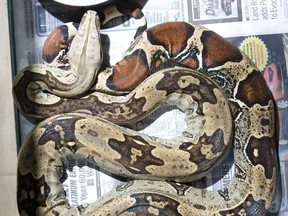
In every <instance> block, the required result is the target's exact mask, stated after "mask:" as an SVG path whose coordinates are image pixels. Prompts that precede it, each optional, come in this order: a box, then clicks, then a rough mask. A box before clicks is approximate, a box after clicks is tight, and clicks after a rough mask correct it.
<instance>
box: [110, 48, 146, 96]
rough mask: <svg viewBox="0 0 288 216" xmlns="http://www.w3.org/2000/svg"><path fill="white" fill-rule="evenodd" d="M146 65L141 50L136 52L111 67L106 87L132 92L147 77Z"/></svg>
mask: <svg viewBox="0 0 288 216" xmlns="http://www.w3.org/2000/svg"><path fill="white" fill-rule="evenodd" d="M148 69H149V67H148V63H147V60H146V54H145V52H144V51H143V50H136V51H135V52H134V53H133V54H132V55H130V56H126V57H125V58H124V59H123V60H122V61H120V62H118V63H117V64H115V66H114V67H113V75H112V76H111V77H109V79H108V80H107V82H108V83H107V86H109V87H110V88H111V89H115V90H129V91H130V90H133V89H134V88H135V87H136V86H138V85H139V84H140V83H141V82H142V81H143V80H144V79H145V78H146V76H147V73H148Z"/></svg>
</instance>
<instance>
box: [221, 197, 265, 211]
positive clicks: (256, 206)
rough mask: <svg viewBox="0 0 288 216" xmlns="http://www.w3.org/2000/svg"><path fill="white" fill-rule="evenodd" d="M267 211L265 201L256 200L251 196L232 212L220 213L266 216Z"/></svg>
mask: <svg viewBox="0 0 288 216" xmlns="http://www.w3.org/2000/svg"><path fill="white" fill-rule="evenodd" d="M242 211H245V212H242ZM266 211H267V209H266V208H265V201H264V200H255V199H254V198H253V196H252V195H251V194H249V195H248V196H247V198H246V199H245V201H244V202H242V203H241V204H240V205H239V206H237V207H236V208H233V209H231V210H225V211H220V215H223V216H226V215H265V213H266Z"/></svg>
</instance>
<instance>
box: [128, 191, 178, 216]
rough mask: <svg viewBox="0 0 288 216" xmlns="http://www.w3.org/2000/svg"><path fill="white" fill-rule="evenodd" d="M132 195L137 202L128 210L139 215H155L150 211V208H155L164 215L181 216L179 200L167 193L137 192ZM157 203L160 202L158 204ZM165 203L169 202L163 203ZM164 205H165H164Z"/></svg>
mask: <svg viewBox="0 0 288 216" xmlns="http://www.w3.org/2000/svg"><path fill="white" fill-rule="evenodd" d="M131 197H133V198H134V199H136V203H135V204H134V205H133V206H132V207H131V208H129V209H128V210H127V212H131V213H134V214H135V215H137V216H142V215H143V216H144V215H155V214H153V213H149V212H151V211H149V208H151V207H152V208H154V209H157V210H158V213H159V214H157V215H162V216H170V215H173V216H181V215H180V213H179V212H178V209H177V208H178V206H179V205H180V203H179V202H177V201H175V200H174V199H171V198H169V197H167V196H165V195H161V194H156V193H137V194H133V195H132V196H131ZM157 203H159V204H158V205H157ZM163 203H167V204H165V205H163ZM162 205H163V206H162Z"/></svg>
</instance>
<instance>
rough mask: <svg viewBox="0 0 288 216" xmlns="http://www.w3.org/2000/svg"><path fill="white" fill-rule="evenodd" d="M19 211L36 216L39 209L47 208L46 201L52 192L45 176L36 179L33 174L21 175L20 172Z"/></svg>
mask: <svg viewBox="0 0 288 216" xmlns="http://www.w3.org/2000/svg"><path fill="white" fill-rule="evenodd" d="M17 182H18V191H17V200H18V210H19V212H21V211H25V212H26V213H27V214H28V215H30V216H34V215H35V216H36V210H37V208H38V207H46V199H47V197H48V195H49V194H50V192H51V189H50V187H49V186H48V184H47V183H46V181H45V176H44V175H43V176H41V177H40V178H39V179H35V178H34V177H33V176H32V174H31V173H28V174H26V175H21V173H19V172H18V181H17Z"/></svg>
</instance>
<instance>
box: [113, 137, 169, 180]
mask: <svg viewBox="0 0 288 216" xmlns="http://www.w3.org/2000/svg"><path fill="white" fill-rule="evenodd" d="M123 135H124V138H125V140H124V141H123V142H122V141H119V140H116V139H109V141H108V144H109V146H110V147H111V148H112V149H114V150H115V151H117V152H118V153H119V154H120V155H121V158H120V159H115V160H116V161H117V162H118V163H120V164H122V165H123V166H124V167H125V168H126V169H127V170H128V171H129V172H131V173H132V174H149V172H148V171H147V170H146V169H145V168H146V166H147V165H148V164H149V165H151V166H153V165H154V166H163V165H164V161H162V160H160V159H158V158H157V157H154V156H153V155H152V153H151V152H152V150H153V149H154V148H155V147H153V146H151V145H149V143H148V142H147V141H146V140H144V139H143V138H142V137H140V136H129V135H126V134H123ZM137 141H138V142H140V143H141V144H138V143H137ZM133 150H137V151H139V153H140V154H139V155H136V158H137V162H135V163H132V160H133V159H132V154H133V153H132V151H133ZM133 157H134V156H133Z"/></svg>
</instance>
